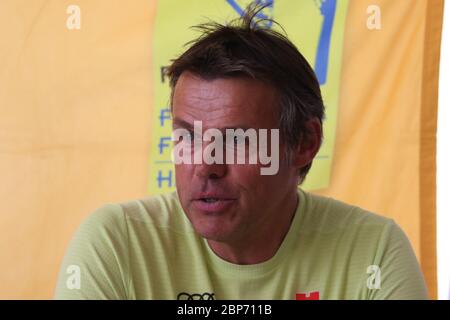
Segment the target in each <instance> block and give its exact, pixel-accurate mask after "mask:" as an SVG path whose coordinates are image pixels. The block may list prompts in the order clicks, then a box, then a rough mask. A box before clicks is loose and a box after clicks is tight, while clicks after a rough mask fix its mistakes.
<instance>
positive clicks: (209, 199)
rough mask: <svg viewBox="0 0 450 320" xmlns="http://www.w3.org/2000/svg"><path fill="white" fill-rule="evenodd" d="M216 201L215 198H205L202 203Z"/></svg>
mask: <svg viewBox="0 0 450 320" xmlns="http://www.w3.org/2000/svg"><path fill="white" fill-rule="evenodd" d="M217 200H218V199H216V198H205V199H203V201H205V202H207V203H211V202H216V201H217Z"/></svg>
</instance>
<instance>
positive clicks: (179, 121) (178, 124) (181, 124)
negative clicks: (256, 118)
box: [173, 117, 252, 132]
mask: <svg viewBox="0 0 450 320" xmlns="http://www.w3.org/2000/svg"><path fill="white" fill-rule="evenodd" d="M198 121H200V120H198ZM173 125H174V126H175V127H181V128H185V129H188V130H189V131H193V130H194V125H193V124H191V123H189V122H187V121H185V120H183V119H180V118H176V117H175V118H174V119H173ZM215 129H218V130H220V131H222V132H225V130H227V129H233V130H236V129H242V130H244V131H247V130H248V129H252V128H251V127H248V126H239V125H238V126H233V127H220V128H215Z"/></svg>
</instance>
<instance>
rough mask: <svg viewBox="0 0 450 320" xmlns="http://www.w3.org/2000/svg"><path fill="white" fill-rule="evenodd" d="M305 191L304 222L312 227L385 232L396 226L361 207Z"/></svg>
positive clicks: (336, 230) (340, 230) (325, 229)
mask: <svg viewBox="0 0 450 320" xmlns="http://www.w3.org/2000/svg"><path fill="white" fill-rule="evenodd" d="M301 192H303V194H304V195H303V198H304V202H305V203H304V210H303V212H304V214H305V216H304V218H303V222H304V224H305V225H307V226H308V227H309V228H311V229H317V230H320V231H322V232H327V233H328V232H343V231H346V232H348V231H351V230H355V231H358V232H361V230H364V231H367V232H372V233H384V232H386V231H388V229H392V228H395V227H396V224H395V222H394V221H393V220H392V219H390V218H387V217H384V216H382V215H380V214H378V213H374V212H371V211H369V210H366V209H363V208H361V207H358V206H355V205H352V204H348V203H345V202H343V201H340V200H336V199H334V198H331V197H325V196H321V195H317V194H313V193H309V192H304V191H301Z"/></svg>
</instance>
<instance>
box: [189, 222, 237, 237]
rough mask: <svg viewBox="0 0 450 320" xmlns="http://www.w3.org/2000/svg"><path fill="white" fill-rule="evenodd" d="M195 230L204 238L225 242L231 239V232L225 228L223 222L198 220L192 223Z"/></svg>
mask: <svg viewBox="0 0 450 320" xmlns="http://www.w3.org/2000/svg"><path fill="white" fill-rule="evenodd" d="M192 225H193V227H194V230H195V232H197V234H199V235H200V236H201V237H202V238H205V239H207V240H212V241H218V242H225V241H227V240H228V239H229V237H230V234H231V232H229V231H228V230H226V229H224V226H223V224H221V223H218V222H216V223H211V222H209V223H208V222H206V221H197V222H194V223H192Z"/></svg>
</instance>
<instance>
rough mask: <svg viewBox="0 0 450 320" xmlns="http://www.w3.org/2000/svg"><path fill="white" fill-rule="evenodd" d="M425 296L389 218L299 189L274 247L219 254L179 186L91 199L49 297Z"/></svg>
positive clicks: (416, 267)
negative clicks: (257, 252) (243, 261)
mask: <svg viewBox="0 0 450 320" xmlns="http://www.w3.org/2000/svg"><path fill="white" fill-rule="evenodd" d="M200 297H202V298H203V299H211V298H214V299H296V297H300V298H302V297H303V298H308V297H309V298H319V299H426V298H427V290H426V286H425V282H424V279H423V276H422V273H421V271H420V268H419V265H418V263H417V259H416V257H415V255H414V252H413V249H412V247H411V245H410V243H409V241H408V239H407V237H406V236H405V234H404V233H403V231H402V230H401V229H400V228H399V227H398V225H397V224H395V222H394V221H393V220H391V219H387V218H384V217H381V216H379V215H376V214H373V213H370V212H367V211H365V210H363V209H361V208H358V207H355V206H350V205H348V204H345V203H343V202H340V201H337V200H334V199H331V198H326V197H322V196H317V195H313V194H311V193H307V192H304V191H302V190H301V189H299V205H298V208H297V210H296V214H295V216H294V219H293V220H292V224H291V226H290V229H289V232H288V233H287V235H286V237H285V238H284V240H283V243H282V244H281V246H280V248H279V249H278V251H277V253H276V254H275V255H274V256H273V257H272V258H271V259H269V260H267V261H265V262H263V263H259V264H254V265H236V264H233V263H229V262H227V261H225V260H223V259H221V258H220V257H218V256H217V255H216V254H215V253H214V252H213V251H212V250H211V249H210V247H209V245H208V243H207V242H206V240H205V239H203V238H202V237H200V236H199V235H197V234H196V233H195V231H194V229H193V227H192V225H191V223H190V221H189V220H188V219H187V217H186V216H185V214H184V212H183V209H182V208H181V206H180V203H179V199H178V196H177V193H176V192H173V193H170V194H166V195H161V196H155V197H147V198H144V199H140V200H135V201H129V202H126V203H121V204H107V205H105V206H103V207H101V208H99V209H97V210H96V211H95V212H94V213H93V214H91V215H90V216H89V217H88V218H87V219H86V220H85V221H84V222H83V223H82V224H81V226H80V227H79V229H78V231H77V232H76V234H75V236H74V238H73V239H72V241H71V243H70V245H69V247H68V249H67V252H66V254H65V257H64V260H63V263H62V266H61V271H60V274H59V279H58V284H57V287H56V292H55V298H56V299H177V298H179V299H188V298H193V299H199V298H200Z"/></svg>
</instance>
